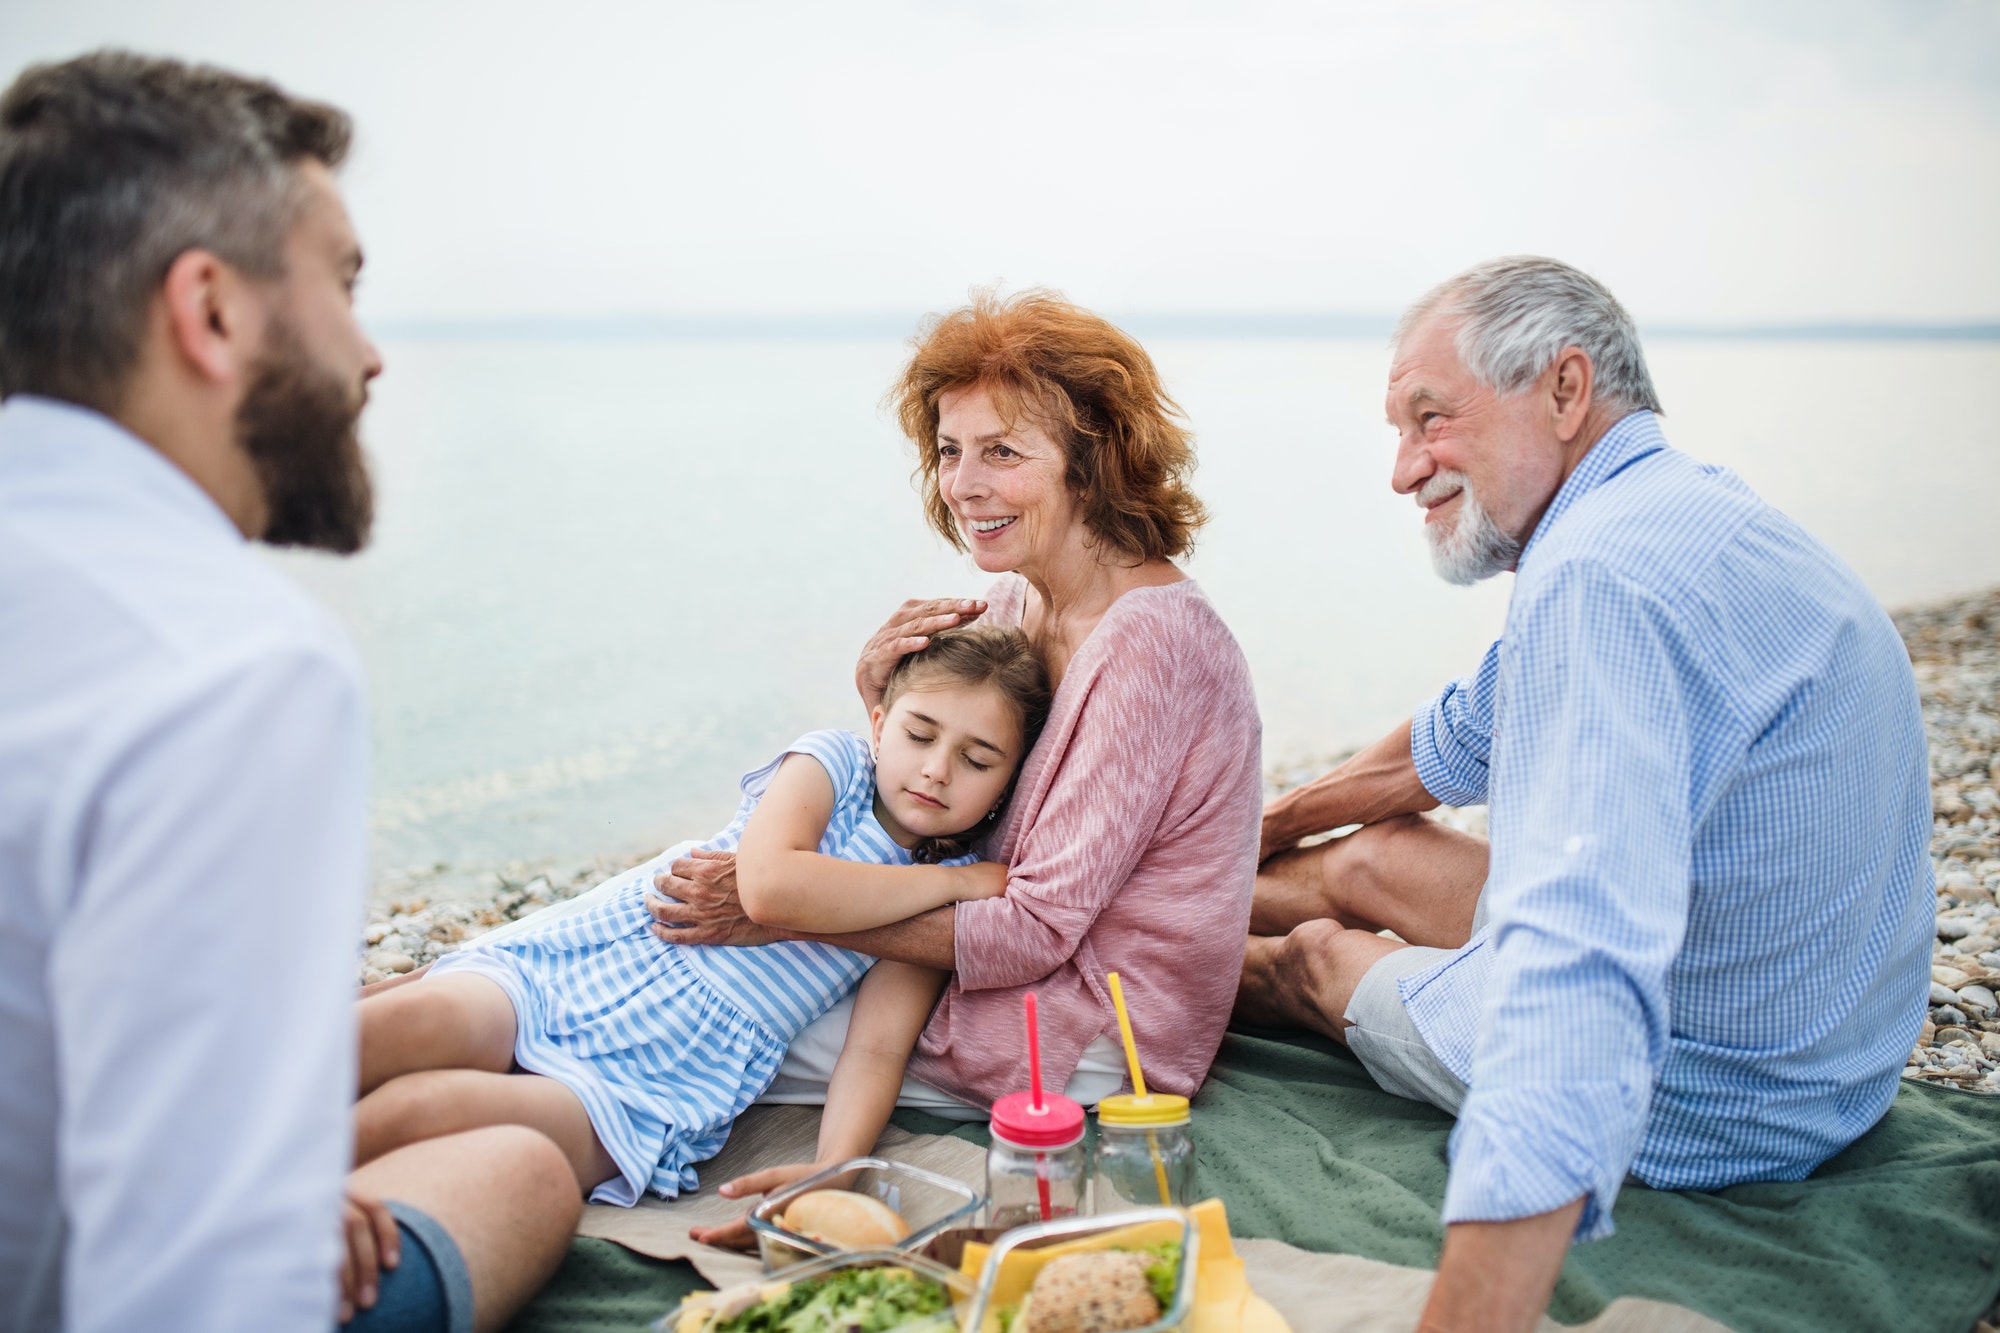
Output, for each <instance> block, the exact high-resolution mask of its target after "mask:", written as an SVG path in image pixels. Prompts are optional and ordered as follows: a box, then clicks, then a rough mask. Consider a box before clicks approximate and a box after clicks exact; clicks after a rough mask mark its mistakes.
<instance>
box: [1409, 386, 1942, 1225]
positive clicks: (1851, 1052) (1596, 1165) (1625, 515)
mask: <svg viewBox="0 0 2000 1333" xmlns="http://www.w3.org/2000/svg"><path fill="white" fill-rule="evenodd" d="M1412 748H1413V750H1414V751H1415V758H1416V764H1417V773H1418V775H1419V776H1420V777H1421V778H1422V779H1423V782H1424V785H1425V786H1426V787H1427V788H1429V789H1430V791H1431V794H1432V795H1434V796H1436V797H1437V798H1438V799H1439V800H1441V801H1444V802H1447V803H1449V804H1453V805H1469V804H1476V803H1478V802H1481V801H1485V802H1487V804H1488V806H1489V809H1488V829H1489V833H1490V835H1491V838H1492V865H1491V871H1490V874H1489V877H1488V879H1487V882H1486V889H1485V894H1486V898H1485V908H1486V925H1485V926H1484V927H1483V928H1482V929H1481V930H1480V932H1479V933H1478V934H1477V935H1475V936H1474V937H1473V939H1472V941H1471V942H1470V943H1469V944H1467V945H1466V946H1465V948H1463V949H1461V950H1458V951H1457V952H1456V953H1455V954H1454V955H1453V956H1452V957H1451V958H1449V959H1447V960H1445V961H1443V962H1441V963H1439V964H1438V965H1437V966H1435V967H1432V968H1429V969H1427V970H1425V971H1422V972H1418V973H1415V974H1413V975H1411V976H1408V977H1405V978H1404V979H1403V980H1402V981H1401V983H1400V988H1401V991H1402V994H1403V998H1404V1003H1405V1005H1406V1006H1407V1008H1408V1010H1409V1013H1410V1017H1411V1019H1412V1020H1413V1021H1414V1022H1415V1023H1416V1025H1417V1027H1418V1029H1419V1030H1420V1031H1422V1032H1423V1034H1424V1036H1425V1038H1426V1040H1427V1041H1429V1043H1430V1045H1431V1047H1432V1049H1433V1050H1434V1051H1435V1052H1436V1053H1437V1054H1438V1056H1439V1058H1440V1059H1441V1060H1442V1061H1443V1062H1444V1064H1445V1065H1446V1066H1447V1067H1449V1068H1450V1069H1451V1070H1452V1071H1453V1072H1454V1073H1456V1074H1457V1075H1458V1076H1459V1077H1460V1078H1462V1079H1464V1080H1465V1081H1466V1082H1467V1083H1468V1084H1469V1085H1470V1088H1471V1091H1470V1093H1469V1094H1468V1095H1467V1097H1466V1099H1465V1104H1464V1106H1463V1108H1462V1109H1461V1110H1460V1112H1459V1119H1458V1125H1457V1127H1456V1128H1455V1129H1454V1131H1453V1133H1452V1139H1451V1153H1452V1167H1451V1180H1450V1184H1449V1186H1448V1187H1447V1190H1446V1193H1445V1204H1444V1217H1445V1220H1446V1221H1447V1222H1470V1221H1505V1220H1509V1219H1512V1218H1519V1217H1527V1216H1532V1215H1534V1214H1537V1213H1543V1212H1547V1211H1549V1210H1551V1209H1554V1208H1559V1207H1561V1206H1563V1205H1564V1204H1567V1203H1569V1202H1571V1201H1572V1200H1574V1199H1576V1198H1578V1197H1584V1198H1585V1199H1586V1202H1585V1205H1584V1212H1583V1218H1582V1221H1581V1223H1580V1225H1579V1226H1578V1230H1577V1234H1578V1237H1579V1238H1581V1239H1593V1238H1596V1237H1599V1236H1605V1235H1609V1234H1610V1233H1611V1230H1612V1227H1611V1208H1612V1204H1613V1202H1614V1201H1615V1200H1616V1199H1617V1197H1618V1188H1619V1185H1620V1184H1621V1183H1622V1182H1623V1181H1624V1179H1625V1177H1626V1173H1627V1172H1628V1171H1630V1172H1631V1173H1632V1174H1633V1175H1635V1176H1637V1177H1638V1178H1639V1179H1640V1180H1642V1181H1644V1182H1645V1183H1646V1184H1648V1185H1652V1186H1655V1187H1658V1188H1662V1189H1713V1188H1718V1187H1720V1186H1723V1185H1727V1184H1731V1183H1734V1182H1737V1181H1743V1180H1797V1179H1800V1178H1802V1177H1804V1176H1805V1175H1807V1174H1808V1173H1810V1172H1811V1171H1812V1169H1813V1168H1814V1167H1815V1166H1817V1165H1819V1163H1821V1162H1822V1161H1824V1160H1825V1159H1826V1158H1828V1157H1829V1156H1831V1155H1832V1154H1834V1153H1835V1152H1838V1151H1839V1150H1840V1149H1841V1148H1843V1147H1845V1146H1846V1145H1847V1144H1848V1143H1850V1142H1852V1141H1853V1140H1854V1138H1855V1137H1856V1136H1858V1135H1859V1134H1861V1132H1862V1131H1864V1130H1866V1129H1867V1128H1868V1127H1869V1126H1870V1125H1872V1124H1874V1123H1875V1121H1876V1120H1877V1119H1879V1118H1880V1117H1881V1115H1882V1113H1883V1112H1884V1111H1885V1110H1887V1109H1888V1106H1889V1103H1890V1102H1891V1101H1892V1100H1894V1098H1895V1095H1896V1088H1897V1079H1898V1076H1899V1073H1900V1071H1901V1069H1902V1066H1903V1062H1904V1059H1905V1057H1906V1056H1907V1055H1908V1053H1909V1050H1910V1046H1911V1043H1912V1042H1913V1041H1915V1039H1916V1035H1917V1029H1918V1027H1919V1026H1920V1025H1921V1024H1922V1022H1923V1018H1924V1006H1925V999H1926V996H1927V994H1928V982H1929V970H1928V967H1929V960H1930V937H1931V933H1932V912H1933V898H1932V884H1931V872H1930V861H1929V856H1928V850H1927V849H1928V845H1929V840H1930V833H1931V802H1930V785H1929V772H1928V763H1927V761H1926V758H1925V750H1924V732H1923V722H1922V718H1921V717H1920V715H1919V713H1918V706H1917V691H1916V683H1915V681H1914V679H1913V677H1912V675H1911V672H1910V662H1909V657H1908V655H1907V654H1906V652H1905V651H1904V648H1903V644H1902V640H1901V639H1900V638H1899V637H1898V636H1897V634H1896V630H1895V628H1894V626H1893V625H1891V624H1890V621H1889V618H1888V616H1887V615H1885V614H1884V613H1883V611H1882V609H1881V607H1880V606H1878V605H1877V604H1876V602H1875V600H1874V598H1872V597H1871V596H1870V595H1869V594H1868V592H1867V590H1866V589H1865V588H1863V587H1862V585H1861V582H1860V580H1859V579H1857V578H1856V577H1855V576H1854V574H1853V572H1852V571H1850V570H1849V569H1848V568H1847V566H1846V565H1844V564H1842V563H1841V561H1840V560H1839V559H1838V558H1836V557H1835V556H1834V555H1833V554H1832V553H1831V552H1829V551H1828V550H1827V549H1826V548H1825V547H1824V546H1822V545H1820V544H1819V542H1817V541H1815V540H1814V539H1813V538H1812V537H1811V536H1810V535H1808V534H1807V533H1806V532H1805V531H1804V530H1803V529H1801V528H1800V527H1799V526H1798V524H1796V523H1794V522H1792V521H1791V520H1790V519H1788V518H1786V517H1785V516H1784V515H1783V514H1780V513H1778V512H1777V511H1776V510H1775V509H1772V508H1771V507H1770V506H1769V505H1767V504H1765V503H1764V502H1763V501H1762V500H1760V499H1759V498H1758V497H1757V496H1756V495H1755V494H1754V493H1753V492H1752V491H1751V490H1750V489H1749V487H1747V486H1745V485H1744V484H1743V482H1742V481H1741V480H1739V479H1738V478H1737V477H1736V476H1735V475H1734V474H1732V473H1730V472H1728V471H1726V470H1724V469H1722V468H1716V467H1708V466H1704V465H1703V464H1700V463H1697V462H1695V461H1694V460H1692V459H1690V458H1688V457H1687V456H1686V455H1684V454H1680V453H1677V452H1675V451H1674V450H1672V449H1669V448H1668V447H1667V444H1666V440H1665V438H1664V437H1663V436H1662V435H1661V434H1660V429H1659V424H1658V421H1657V419H1656V418H1655V417H1654V416H1653V414H1652V413H1650V412H1637V413H1634V414H1632V415H1631V416H1628V417H1626V418H1624V419H1623V420H1622V421H1620V422H1619V423H1618V424H1617V425H1615V426H1614V427H1612V429H1611V430H1610V431H1609V432H1607V433H1606V434H1605V436H1604V437H1603V438H1602V439H1601V440H1599V441H1598V442H1597V444H1596V445H1595V446H1594V447H1593V448H1592V449H1591V450H1590V452H1589V453H1588V454H1586V455H1585V456H1584V459H1583V461H1582V463H1581V464H1579V465H1578V467H1577V469H1576V471H1575V472H1574V473H1572V474H1571V476H1570V478H1569V480H1568V481H1566V482H1565V483H1564V484H1563V487H1562V489H1561V490H1560V491H1559V492H1558V493H1557V495H1556V498H1555V501H1554V503H1553V504H1551V505H1550V507H1549V511H1548V513H1547V515H1546V516H1545V517H1544V518H1543V520H1542V522H1541V524H1540V526H1539V527H1538V528H1537V529H1536V531H1535V535H1534V537H1533V538H1532V540H1530V541H1529V543H1528V546H1527V549H1526V550H1525V551H1524V552H1523V553H1522V556H1521V561H1520V568H1519V572H1518V574H1517V576H1516V579H1515V584H1514V595H1513V599H1512V602H1511V603H1510V605H1509V607H1508V610H1507V623H1506V628H1505V630H1504V631H1503V634H1502V637H1501V639H1500V641H1499V642H1498V643H1496V644H1494V645H1493V647H1492V648H1491V649H1489V650H1488V651H1487V653H1486V656H1485V659H1484V660H1483V661H1482V662H1481V663H1480V666H1479V669H1478V670H1477V671H1476V672H1474V673H1473V674H1472V675H1470V676H1468V677H1466V678H1465V679H1463V680H1461V681H1458V682H1457V683H1456V684H1454V685H1452V686H1451V687H1450V688H1448V689H1446V690H1445V691H1444V693H1443V694H1441V695H1439V696H1438V698H1437V699H1436V700H1434V701H1433V702H1432V703H1430V704H1429V705H1428V706H1426V707H1425V708H1424V709H1423V710H1422V711H1420V712H1419V713H1418V714H1417V717H1416V719H1415V726H1414V730H1413V732H1412ZM1475 1016H1476V1021H1472V1020H1473V1019H1474V1018H1475Z"/></svg>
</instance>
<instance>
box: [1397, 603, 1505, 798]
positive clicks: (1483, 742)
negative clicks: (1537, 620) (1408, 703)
mask: <svg viewBox="0 0 2000 1333" xmlns="http://www.w3.org/2000/svg"><path fill="white" fill-rule="evenodd" d="M1499 678H1500V644H1499V642H1498V641H1497V640H1496V641H1495V642H1494V644H1493V646H1492V647H1490V648H1488V649H1487V650H1486V655H1485V656H1484V657H1482V658H1480V659H1479V669H1478V670H1476V671H1474V672H1473V673H1472V674H1471V675H1469V676H1467V677H1465V678H1464V679H1463V680H1455V681H1453V682H1452V683H1451V684H1449V685H1447V686H1445V688H1444V692H1443V693H1442V694H1440V695H1438V696H1437V698H1435V699H1433V700H1431V701H1430V702H1429V703H1427V704H1425V705H1424V706H1423V707H1422V708H1420V709H1418V710H1417V713H1416V716H1415V717H1413V718H1412V719H1411V721H1410V753H1411V757H1412V758H1414V759H1415V760H1416V763H1417V779H1418V780H1419V781H1420V782H1422V783H1423V784H1424V790H1426V791H1428V792H1429V793H1430V794H1431V795H1432V796H1433V797H1435V798H1437V799H1438V800H1439V801H1441V802H1443V803H1444V804H1446V805H1478V804H1479V803H1480V802H1482V801H1484V800H1485V799H1486V776H1487V773H1488V771H1489V763H1490V759H1491V755H1492V751H1493V695H1494V691H1495V689H1496V688H1497V686H1498V682H1499Z"/></svg>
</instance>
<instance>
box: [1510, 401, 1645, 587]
mask: <svg viewBox="0 0 2000 1333" xmlns="http://www.w3.org/2000/svg"><path fill="white" fill-rule="evenodd" d="M1666 447H1667V437H1666V436H1665V435H1664V434H1662V433H1661V432H1660V419H1659V418H1658V417H1657V416H1655V415H1653V414H1652V413H1651V412H1647V411H1645V410H1643V409H1642V410H1640V411H1637V412H1633V413H1630V414H1629V415H1627V416H1623V417H1620V418H1619V419H1618V420H1617V421H1615V422H1613V423H1612V426H1611V429H1610V430H1607V431H1605V432H1604V434H1603V435H1601V436H1599V437H1598V440H1597V443H1596V444H1593V445H1591V446H1590V450H1589V452H1587V453H1586V454H1584V456H1583V461H1582V462H1580V463H1578V464H1577V465H1576V471H1574V472H1572V473H1570V474H1569V480H1567V481H1565V482H1563V484H1562V489H1561V490H1558V491H1557V492H1556V498H1555V499H1554V500H1553V501H1552V502H1550V504H1549V508H1548V512H1547V513H1545V514H1543V515H1542V521H1541V522H1540V523H1537V524H1536V525H1535V532H1534V535H1533V536H1531V537H1529V538H1528V544H1527V546H1525V547H1523V548H1522V550H1521V558H1520V559H1519V560H1517V561H1515V568H1517V569H1518V568H1519V567H1520V566H1521V565H1524V564H1526V563H1527V560H1528V556H1529V555H1530V554H1531V553H1532V552H1533V551H1534V549H1535V546H1536V544H1537V543H1539V542H1540V541H1541V540H1542V537H1543V536H1544V535H1545V534H1546V533H1547V532H1548V530H1549V529H1550V528H1552V527H1554V526H1555V525H1556V521H1557V520H1558V519H1560V518H1561V517H1562V516H1563V515H1564V514H1565V513H1567V512H1568V511H1569V509H1570V507H1571V506H1572V505H1574V504H1575V503H1576V502H1577V501H1578V500H1581V499H1582V498H1583V497H1584V496H1586V495H1588V494H1590V493H1591V492H1592V491H1594V490H1596V489H1597V488H1598V487H1599V486H1600V485H1602V484H1603V483H1604V482H1607V481H1609V480H1611V478H1612V477H1614V476H1616V475H1617V474H1618V473H1620V472H1622V471H1624V470H1625V467H1626V465H1627V464H1630V463H1635V462H1637V461H1638V460H1639V459H1641V458H1644V457H1645V456H1646V455H1647V454H1652V453H1658V452H1659V451H1660V450H1662V449H1664V448H1666Z"/></svg>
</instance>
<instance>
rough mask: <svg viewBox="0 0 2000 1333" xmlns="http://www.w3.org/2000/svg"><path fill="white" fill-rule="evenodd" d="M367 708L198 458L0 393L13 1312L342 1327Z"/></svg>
mask: <svg viewBox="0 0 2000 1333" xmlns="http://www.w3.org/2000/svg"><path fill="white" fill-rule="evenodd" d="M363 719H364V715H363V703H362V691H361V685H360V674H359V671H358V669H357V666H356V664H355V660H354V657H353V653H352V650H351V648H350V647H349V645H348V644H347V641H346V639H345V636H344V635H343V634H342V633H341V631H340V629H339V628H338V626H337V625H335V624H334V622H333V621H332V619H331V617H330V616H328V615H327V614H326V613H325V612H324V611H323V610H321V609H319V608H318V607H316V606H315V605H313V604H312V603H311V602H310V601H309V600H308V599H307V598H305V597H304V596H303V595H302V594H301V593H299V592H298V591H297V590H296V589H295V588H293V587H292V586H291V585H290V584H289V583H287V582H286V581H285V580H284V579H283V578H282V577H281V576H279V575H277V574H276V573H274V572H273V571H271V570H270V569H268V568H266V567H265V566H264V565H263V564H262V563H260V562H259V561H258V559H257V558H256V557H255V555H254V554H253V553H252V552H251V551H250V549H249V548H248V546H247V544H246V543H245V542H244V540H243V538H242V536H241V535H240V534H239V533H238V532H237V531H236V529H235V527H234V526H233V525H232V524H231V523H230V521H229V520H228V518H227V517H226V516H225V515H224V514H223V513H222V511H221V510H220V509H219V508H218V507H217V506H216V505H215V503H214V502H213V501H212V500H211V499H210V498H209V497H208V495H207V494H206V493H205V492H203V491H202V490H201V489H200V488H199V487H198V486H196V485H195V483H194V482H193V481H192V480H191V479H190V478H188V477H187V476H186V475H185V474H184V473H182V472H181V471H180V470H179V469H177V468H176V467H175V466H173V465H172V464H171V463H169V462H168V461H167V460H166V459H165V458H164V457H163V456H162V455H160V454H159V453H158V452H156V451H155V450H153V449H152V448H151V447H150V446H148V445H147V444H145V443H144V442H143V441H141V440H139V439H137V438H135V437H134V436H132V435H130V434H129V433H127V432H126V431H124V430H123V429H121V428H120V427H118V426H117V425H115V424H114V423H112V422H111V421H109V420H108V419H106V418H104V417H102V416H99V415H97V414H95V413H92V412H88V411H85V410H83V409H80V408H76V407H71V406H68V405H66V404H61V403H56V402H52V401H49V400H46V399H36V398H30V397H26V396H21V395H17V396H15V397H13V398H11V399H9V400H8V401H7V402H6V404H5V405H4V407H0V1333H14V1331H15V1330H29V1329H43V1328H48V1327H54V1326H56V1325H57V1324H58V1323H59V1324H60V1326H61V1327H63V1328H67V1329H72V1330H77V1331H78V1333H85V1331H88V1333H98V1331H100V1330H121V1329H139V1328H146V1329H199V1330H207V1331H221V1330H232V1329H244V1330H253V1329H254V1330H264V1331H272V1333H275V1331H278V1330H290V1329H301V1330H303V1329H311V1330H314V1333H324V1330H326V1329H327V1328H329V1327H330V1326H331V1325H332V1322H333V1316H334V1303H335V1297H336V1293H335V1285H334V1284H335V1269H336V1265H337V1263H338V1261H339V1253H340V1252H339V1248H338V1245H339V1236H338V1220H339V1216H340V1212H339V1208H340V1203H339V1200H340V1194H341V1188H342V1178H343V1176H344V1174H345V1172H346V1169H347V1166H348V1158H349V1154H350V1151H351V1142H352V1141H351V1130H350V1102H351V1099H352V1096H353V1090H354V1077H355V1075H354V1070H355V1051H354V1043H355V1035H354V1019H353V1008H352V986H353V975H354V974H353V958H354V940H355V932H356V930H357V929H358V927H359V925H360V922H361V913H362V895H363V891H364V885H365V882H366V874H367V848H366V809H365V781H366V771H365V770H366V758H365V741H364V720H363Z"/></svg>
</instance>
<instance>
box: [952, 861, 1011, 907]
mask: <svg viewBox="0 0 2000 1333" xmlns="http://www.w3.org/2000/svg"><path fill="white" fill-rule="evenodd" d="M957 869H958V875H959V880H960V882H961V883H962V884H963V885H964V886H965V887H964V889H963V890H962V891H961V892H960V893H959V895H958V900H959V901H960V902H970V901H971V900H972V899H974V898H1000V897H1004V896H1005V895H1006V893H1007V867H1006V866H1004V865H1002V864H1001V863H1000V862H998V861H974V862H973V863H972V864H971V865H969V866H959V867H958V868H957Z"/></svg>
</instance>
